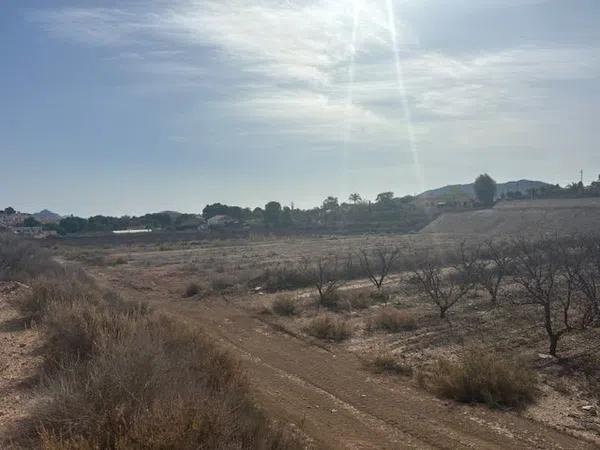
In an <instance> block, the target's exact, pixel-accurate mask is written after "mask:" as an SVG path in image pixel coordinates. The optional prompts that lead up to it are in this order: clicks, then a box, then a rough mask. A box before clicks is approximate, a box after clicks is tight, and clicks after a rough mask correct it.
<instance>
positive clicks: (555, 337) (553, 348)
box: [548, 334, 559, 356]
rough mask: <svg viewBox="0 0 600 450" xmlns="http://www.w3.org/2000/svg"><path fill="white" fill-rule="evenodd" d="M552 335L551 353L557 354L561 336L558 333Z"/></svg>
mask: <svg viewBox="0 0 600 450" xmlns="http://www.w3.org/2000/svg"><path fill="white" fill-rule="evenodd" d="M549 337H550V351H549V352H548V353H550V354H551V355H552V356H556V348H557V347H558V338H559V336H558V335H556V334H552V335H550V336H549Z"/></svg>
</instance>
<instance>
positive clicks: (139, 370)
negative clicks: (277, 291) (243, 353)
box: [0, 238, 302, 449]
mask: <svg viewBox="0 0 600 450" xmlns="http://www.w3.org/2000/svg"><path fill="white" fill-rule="evenodd" d="M0 261H1V262H2V265H1V267H2V276H3V278H11V279H14V278H19V279H20V280H22V281H26V282H27V283H28V284H30V285H31V290H30V291H29V292H28V293H27V294H26V295H24V296H22V297H20V298H19V299H18V300H17V301H16V302H15V305H16V307H17V308H19V309H20V311H21V313H22V315H23V316H24V318H25V319H26V320H27V322H28V323H29V324H35V326H37V327H39V329H40V331H41V332H42V333H43V335H44V336H45V342H46V343H45V345H44V349H43V355H44V364H43V372H42V373H41V374H40V380H41V381H40V386H39V391H40V393H39V401H38V402H37V406H36V407H35V410H34V411H33V413H32V414H31V416H30V417H28V418H27V420H26V421H25V422H24V423H22V424H21V427H20V430H19V433H18V435H17V437H16V440H15V441H14V445H15V446H18V447H20V446H22V447H25V448H29V447H36V448H46V449H67V448H69V449H70V448H90V449H91V448H102V449H126V448H127V449H129V448H156V449H158V448H181V449H185V448H190V449H192V448H193V449H197V448H223V449H225V448H240V449H241V448H247V449H254V448H264V449H277V448H280V449H281V448H285V449H287V448H302V446H301V445H300V443H299V441H298V440H297V439H296V438H295V437H293V436H292V435H291V434H290V433H289V432H287V431H286V430H284V428H283V427H281V426H276V425H275V424H273V423H271V422H270V421H269V420H268V419H267V418H266V417H265V416H264V415H263V413H262V412H261V411H260V410H259V409H257V407H256V406H255V405H254V402H253V400H252V396H251V392H250V388H249V385H248V383H247V381H246V378H245V375H244V372H243V370H242V369H241V367H240V365H239V363H238V362H237V361H236V360H235V359H234V358H233V357H232V356H231V355H230V354H228V353H227V352H226V351H224V350H223V349H221V348H219V347H218V346H217V345H215V344H214V343H213V342H212V341H211V340H210V339H209V338H207V337H206V336H205V335H204V334H203V333H202V332H201V331H199V330H198V329H197V328H192V327H190V326H188V325H186V324H185V323H182V322H181V321H178V320H175V319H171V318H168V317H166V316H163V315H161V314H158V313H155V312H153V311H151V310H150V309H149V308H148V307H147V306H145V305H144V304H136V303H129V302H127V301H125V300H123V299H122V298H120V296H119V295H118V294H115V293H113V292H106V291H104V290H102V289H100V288H99V287H98V286H97V285H96V283H95V282H94V281H93V280H92V279H91V278H89V277H87V276H86V275H85V274H84V273H83V272H79V271H76V270H74V269H70V268H66V269H65V268H62V267H61V266H59V265H58V264H56V263H54V262H53V261H52V260H51V259H50V257H49V255H48V254H46V253H44V252H41V251H39V250H38V249H37V248H36V247H34V246H33V245H31V244H28V243H25V242H22V241H17V240H13V239H4V238H3V240H2V242H1V245H0ZM192 290H193V289H192Z"/></svg>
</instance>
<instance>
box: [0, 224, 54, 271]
mask: <svg viewBox="0 0 600 450" xmlns="http://www.w3.org/2000/svg"><path fill="white" fill-rule="evenodd" d="M62 273H63V269H62V267H61V266H60V264H58V263H57V262H56V261H54V260H53V259H52V255H50V253H49V252H48V251H46V250H44V249H42V248H40V247H39V246H38V245H35V244H33V243H31V242H28V241H24V240H22V239H19V238H16V237H12V236H9V235H5V234H0V280H17V281H23V282H29V281H30V280H31V279H32V278H34V277H36V276H39V275H48V276H59V275H61V274H62Z"/></svg>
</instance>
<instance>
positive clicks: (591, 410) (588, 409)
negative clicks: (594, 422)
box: [581, 405, 596, 416]
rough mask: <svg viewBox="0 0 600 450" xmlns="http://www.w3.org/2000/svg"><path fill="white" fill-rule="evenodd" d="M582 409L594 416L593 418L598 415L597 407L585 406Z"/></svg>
mask: <svg viewBox="0 0 600 450" xmlns="http://www.w3.org/2000/svg"><path fill="white" fill-rule="evenodd" d="M581 409H582V410H584V411H585V412H588V413H590V414H592V415H593V416H595V415H596V407H595V406H594V405H585V406H582V407H581Z"/></svg>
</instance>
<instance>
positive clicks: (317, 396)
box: [99, 272, 596, 449]
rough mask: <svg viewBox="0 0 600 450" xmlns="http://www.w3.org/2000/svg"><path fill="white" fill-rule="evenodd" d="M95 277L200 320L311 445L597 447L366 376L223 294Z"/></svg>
mask: <svg viewBox="0 0 600 450" xmlns="http://www.w3.org/2000/svg"><path fill="white" fill-rule="evenodd" d="M99 279H100V281H101V282H103V283H104V284H109V285H112V286H113V288H116V289H118V290H120V291H122V292H123V294H124V295H125V296H126V297H127V298H130V299H139V300H146V301H150V302H151V303H153V304H154V305H155V306H157V307H158V308H159V309H164V310H165V311H166V312H168V313H171V314H175V315H177V316H179V317H181V318H183V319H185V320H187V321H189V322H191V323H194V324H198V325H199V326H201V327H202V328H203V329H204V330H206V332H207V333H209V334H210V335H212V336H214V337H215V338H216V339H218V340H219V341H221V342H222V343H224V344H225V345H226V346H228V347H229V348H230V349H232V351H233V352H234V353H235V354H237V355H239V356H240V357H241V358H242V360H243V361H244V364H245V366H246V368H247V371H248V375H249V378H250V380H251V382H252V384H253V385H254V387H255V391H256V395H257V400H258V401H259V403H260V404H261V405H263V407H265V408H266V409H267V410H268V411H269V413H270V414H271V415H274V416H276V417H280V418H282V419H285V420H288V421H290V422H292V423H294V424H296V425H297V426H298V427H299V428H300V429H302V430H304V432H306V433H307V434H308V435H309V436H310V437H311V438H312V439H314V442H315V446H316V447H317V448H335V449H338V448H339V449H342V448H343V449H397V448H419V449H425V448H441V449H455V448H477V449H500V448H502V449H506V448H512V449H521V448H523V449H524V448H548V449H559V448H561V449H583V448H596V447H594V446H593V445H592V444H589V443H586V442H583V441H580V440H578V439H575V438H573V437H570V436H568V435H566V434H563V433H561V432H559V431H557V430H554V429H552V428H549V427H547V426H544V425H542V424H539V423H536V422H533V421H530V420H528V419H525V418H522V417H519V416H518V415H517V414H515V413H502V412H497V411H490V410H488V409H486V408H484V407H472V406H466V405H458V404H456V403H454V402H445V401H442V400H439V399H437V398H435V397H433V396H431V395H429V394H427V393H424V392H422V391H420V390H418V389H416V388H414V387H413V386H411V385H410V384H409V383H408V382H407V381H403V380H401V379H394V378H385V377H378V376H373V375H372V374H370V373H369V372H367V371H365V370H364V369H363V367H362V364H361V362H360V361H359V360H358V358H357V357H356V356H355V355H354V354H352V353H349V352H347V351H344V350H342V349H338V348H336V346H330V347H328V348H321V347H318V346H315V345H313V344H312V343H310V342H308V341H305V340H304V339H302V338H301V337H296V336H292V335H290V334H288V333H286V332H284V331H282V330H278V329H277V328H276V327H273V326H271V325H269V324H268V323H267V322H265V321H264V320H263V319H261V317H260V316H258V315H256V314H253V313H251V312H249V311H247V310H245V309H244V308H240V307H237V306H235V305H234V304H232V303H228V302H226V301H225V300H223V299H213V300H203V301H184V300H181V298H180V297H176V296H174V294H173V292H172V291H169V288H168V287H165V285H164V284H159V283H153V282H152V281H151V280H150V279H147V280H141V279H138V280H139V281H140V285H144V286H146V287H147V288H146V289H143V290H140V289H136V288H135V287H132V285H131V282H130V281H129V282H126V281H125V280H123V279H122V278H121V277H119V276H118V275H117V276H115V272H113V273H112V274H111V275H107V274H99Z"/></svg>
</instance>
